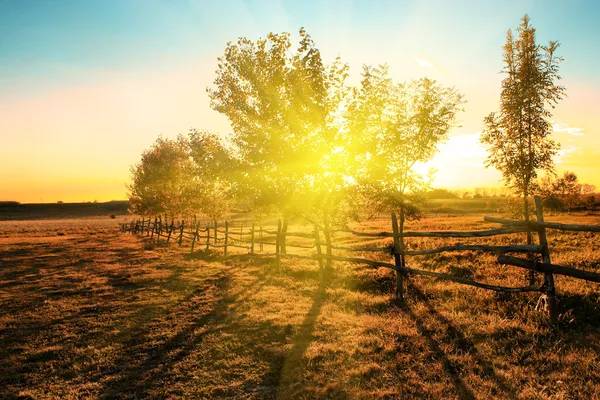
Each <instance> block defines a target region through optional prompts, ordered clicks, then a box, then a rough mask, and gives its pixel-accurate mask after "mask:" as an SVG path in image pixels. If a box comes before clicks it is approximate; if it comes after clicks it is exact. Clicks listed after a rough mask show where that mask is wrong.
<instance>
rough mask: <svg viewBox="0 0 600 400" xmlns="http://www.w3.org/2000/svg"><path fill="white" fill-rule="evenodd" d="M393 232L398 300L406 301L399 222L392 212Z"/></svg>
mask: <svg viewBox="0 0 600 400" xmlns="http://www.w3.org/2000/svg"><path fill="white" fill-rule="evenodd" d="M392 231H393V232H394V247H393V250H392V253H393V254H394V264H395V265H396V299H398V300H400V301H403V300H404V288H403V280H404V279H403V278H404V277H403V275H402V273H403V272H402V267H403V265H402V258H401V254H402V253H401V250H402V248H401V247H400V233H399V230H398V220H397V219H396V213H395V212H392Z"/></svg>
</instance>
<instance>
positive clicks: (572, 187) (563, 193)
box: [539, 171, 595, 211]
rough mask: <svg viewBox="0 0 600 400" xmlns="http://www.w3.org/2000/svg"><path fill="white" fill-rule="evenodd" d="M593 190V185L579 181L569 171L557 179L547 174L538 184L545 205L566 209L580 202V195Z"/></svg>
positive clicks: (587, 193) (568, 209)
mask: <svg viewBox="0 0 600 400" xmlns="http://www.w3.org/2000/svg"><path fill="white" fill-rule="evenodd" d="M594 190H595V187H594V185H588V184H581V183H579V179H578V178H577V175H576V174H575V173H574V172H569V171H565V172H564V174H563V176H562V177H560V178H557V179H552V178H551V177H550V176H548V175H547V176H545V177H544V178H543V179H542V181H541V183H540V185H539V193H540V195H541V196H542V197H543V198H544V200H545V203H546V205H548V206H549V207H550V208H553V209H558V210H562V209H564V208H566V209H567V211H570V210H571V209H572V208H574V207H576V206H577V205H579V204H580V203H582V195H589V194H590V193H592V192H593V191H594Z"/></svg>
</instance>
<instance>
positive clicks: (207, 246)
mask: <svg viewBox="0 0 600 400" xmlns="http://www.w3.org/2000/svg"><path fill="white" fill-rule="evenodd" d="M209 247H210V226H209V225H206V251H208V249H209Z"/></svg>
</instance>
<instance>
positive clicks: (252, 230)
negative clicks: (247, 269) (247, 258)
mask: <svg viewBox="0 0 600 400" xmlns="http://www.w3.org/2000/svg"><path fill="white" fill-rule="evenodd" d="M250 255H251V256H253V255H254V222H253V223H252V228H251V230H250Z"/></svg>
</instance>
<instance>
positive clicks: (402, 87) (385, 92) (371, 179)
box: [346, 65, 463, 209]
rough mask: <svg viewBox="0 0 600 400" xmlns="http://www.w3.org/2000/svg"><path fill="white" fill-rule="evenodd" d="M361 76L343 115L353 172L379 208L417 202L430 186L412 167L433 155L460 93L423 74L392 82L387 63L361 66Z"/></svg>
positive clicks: (450, 124) (455, 110)
mask: <svg viewBox="0 0 600 400" xmlns="http://www.w3.org/2000/svg"><path fill="white" fill-rule="evenodd" d="M362 76H363V79H362V81H361V85H360V87H359V88H357V89H355V90H354V94H353V98H352V99H351V101H350V106H349V108H348V112H347V116H346V118H347V120H348V132H349V135H348V136H349V140H348V142H349V163H350V165H351V175H352V176H353V177H354V178H355V180H356V182H357V184H358V186H359V188H360V191H361V193H362V194H363V195H366V196H368V197H373V198H377V199H379V200H378V201H381V203H380V205H381V206H382V207H383V208H387V209H398V208H402V207H405V206H407V204H409V203H412V204H413V205H414V204H419V203H420V202H422V201H423V199H424V196H422V195H421V193H422V192H424V191H425V190H426V189H427V188H428V185H427V181H426V179H425V178H424V177H423V176H422V175H420V174H418V173H417V172H416V171H415V168H414V167H415V165H416V164H417V163H422V162H426V161H429V160H430V159H431V158H432V157H433V156H434V155H435V153H436V151H437V146H438V144H440V143H441V142H443V141H444V140H445V139H446V138H447V134H448V131H449V130H450V129H451V128H452V127H453V125H454V122H455V118H456V114H457V113H458V112H459V111H460V105H461V104H462V103H463V98H462V96H461V95H460V94H459V93H458V92H457V91H456V90H455V89H454V88H446V87H443V86H441V85H439V84H438V83H437V82H435V81H433V80H430V79H427V78H423V79H420V80H417V81H411V82H407V83H404V84H397V83H394V82H393V81H392V79H391V78H390V77H389V74H388V67H387V66H386V65H382V66H379V67H377V68H373V67H369V66H365V67H364V69H363V75H362Z"/></svg>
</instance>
